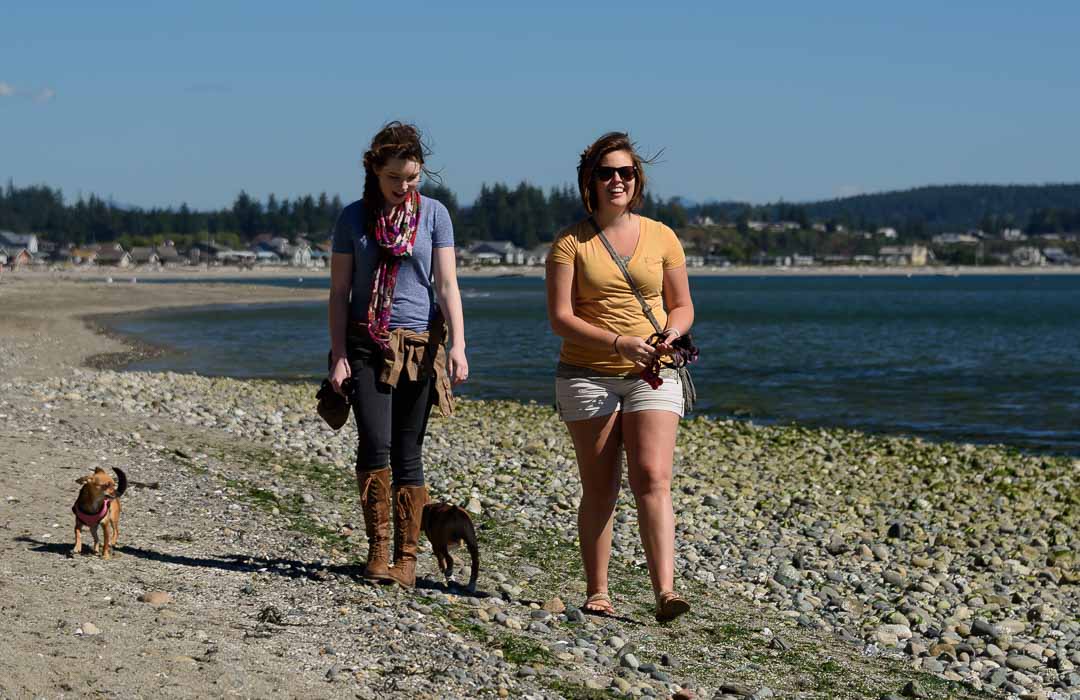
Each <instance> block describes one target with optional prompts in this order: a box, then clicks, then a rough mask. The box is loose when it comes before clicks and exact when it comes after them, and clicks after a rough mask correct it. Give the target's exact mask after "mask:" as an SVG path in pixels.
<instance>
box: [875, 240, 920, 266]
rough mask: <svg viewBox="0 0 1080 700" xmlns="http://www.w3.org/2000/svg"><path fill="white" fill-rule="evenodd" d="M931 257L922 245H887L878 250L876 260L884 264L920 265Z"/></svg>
mask: <svg viewBox="0 0 1080 700" xmlns="http://www.w3.org/2000/svg"><path fill="white" fill-rule="evenodd" d="M932 259H933V254H932V253H931V252H930V251H929V249H927V247H926V246H924V245H918V244H915V245H904V246H899V245H887V246H882V247H881V248H880V249H879V250H878V262H880V263H882V264H884V265H911V266H916V267H921V266H923V265H926V264H927V263H928V262H929V261H930V260H932Z"/></svg>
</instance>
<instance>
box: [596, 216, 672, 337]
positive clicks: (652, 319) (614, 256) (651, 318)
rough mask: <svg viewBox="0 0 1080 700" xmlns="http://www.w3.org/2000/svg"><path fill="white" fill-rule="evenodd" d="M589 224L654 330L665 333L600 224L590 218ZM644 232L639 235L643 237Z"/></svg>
mask: <svg viewBox="0 0 1080 700" xmlns="http://www.w3.org/2000/svg"><path fill="white" fill-rule="evenodd" d="M589 223H590V224H592V227H593V230H594V231H596V235H597V236H599V237H600V242H601V243H603V244H604V247H605V248H607V252H608V253H610V254H611V259H612V260H614V261H615V264H616V265H618V266H619V269H620V270H622V273H623V277H624V278H626V283H627V284H628V285H630V290H631V291H633V292H634V296H635V297H637V300H638V303H639V304H641V311H642V313H644V314H645V316H646V317H647V318H648V319H649V322H650V323H652V325H653V328H654V329H655V330H656V332H657V333H663V332H664V329H663V328H661V327H660V322H659V321H657V320H656V316H655V315H653V312H652V309H651V308H649V302H647V301H645V297H644V296H642V294H641V292H640V291H638V288H637V285H636V284H634V278H633V277H631V276H630V270H628V269H626V263H625V262H623V259H622V256H621V255H619V254H618V253H617V252H616V251H615V246H613V245H611V241H609V240H608V238H607V236H605V235H604V229H602V228H600V224H598V223H596V219H594V218H592V217H591V216H590V217H589ZM643 234H644V231H642V232H640V233H639V234H638V235H639V236H640V235H643Z"/></svg>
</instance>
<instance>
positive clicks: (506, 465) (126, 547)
mask: <svg viewBox="0 0 1080 700" xmlns="http://www.w3.org/2000/svg"><path fill="white" fill-rule="evenodd" d="M275 272H277V271H275ZM165 274H172V273H165ZM213 274H214V275H221V276H230V277H231V276H235V274H236V273H234V272H230V271H226V270H221V271H217V270H215V271H213ZM244 274H247V273H244ZM259 274H262V273H261V272H260V273H259ZM282 274H295V272H292V273H282ZM141 275H142V273H141V272H135V273H128V272H122V273H118V274H114V275H113V282H112V283H105V282H102V281H98V280H95V279H94V278H93V277H92V276H89V275H74V276H71V275H67V276H65V275H54V274H50V273H21V274H17V275H11V274H8V273H5V275H4V277H3V279H2V280H0V454H2V459H0V465H2V466H3V467H4V468H3V470H2V471H0V489H2V496H0V574H2V575H0V592H2V594H3V601H4V602H3V603H2V604H0V609H2V610H3V611H4V617H5V618H6V619H7V620H9V621H10V623H9V626H8V631H7V636H6V647H7V650H8V651H7V653H6V654H5V660H3V661H0V669H2V670H3V673H0V695H2V696H4V697H30V696H33V697H46V696H47V697H54V696H56V697H59V696H79V697H81V696H109V697H118V698H127V697H145V696H147V695H158V696H164V697H206V696H210V697H219V696H241V697H296V696H304V697H350V698H352V697H358V698H383V697H394V698H417V697H429V698H435V697H515V698H516V697H534V698H599V697H612V696H649V697H680V698H688V697H695V698H720V699H722V700H726V699H728V698H746V697H755V698H768V697H774V698H775V697H784V698H867V697H874V698H877V697H889V698H896V697H902V696H909V697H930V698H942V699H943V698H984V697H1022V698H1043V699H1045V700H1059V699H1062V698H1064V699H1067V700H1073V698H1075V697H1080V672H1078V671H1077V668H1078V666H1080V568H1078V563H1080V562H1078V560H1077V557H1076V552H1077V550H1078V549H1080V542H1078V540H1077V537H1078V531H1080V461H1077V460H1073V459H1070V458H1067V457H1054V456H1046V455H1043V456H1038V455H1024V454H1020V453H1017V452H1016V451H1015V450H1011V449H1008V448H1005V447H998V446H973V445H954V444H930V443H925V442H923V441H920V440H912V439H901V438H886V437H878V436H872V435H864V434H860V433H855V432H851V431H844V430H817V429H813V430H811V429H805V428H800V427H798V426H783V427H758V426H754V425H751V424H748V423H740V422H732V421H714V420H707V419H704V418H697V419H693V420H689V421H686V422H685V423H684V426H683V429H682V430H681V432H680V439H679V447H678V452H677V457H676V475H675V482H674V488H673V497H674V500H675V509H676V514H677V518H678V521H679V525H678V535H677V537H678V552H677V560H676V567H677V571H678V580H679V585H680V588H682V589H683V590H684V591H685V592H686V594H687V596H688V597H689V598H690V599H691V601H692V602H693V604H694V614H693V615H692V616H687V617H686V618H683V619H681V620H679V621H677V622H676V623H674V624H672V625H666V626H659V625H657V624H656V623H655V622H654V621H653V620H652V618H651V610H652V598H651V592H650V591H649V586H648V580H647V573H646V572H645V570H644V567H643V562H644V559H643V552H642V550H641V545H640V542H639V540H638V537H637V523H636V515H635V513H634V509H633V503H632V498H631V497H630V495H629V492H628V490H627V489H625V488H624V494H623V496H622V498H621V499H620V502H619V505H618V508H617V514H616V523H615V542H614V555H613V562H612V581H613V586H612V593H613V597H614V599H615V603H616V606H617V607H618V609H619V613H620V614H619V617H617V618H611V619H604V618H594V617H586V616H583V615H581V613H580V611H578V610H577V609H576V606H577V605H578V604H580V600H581V599H582V598H583V587H582V583H581V570H580V563H579V562H578V559H577V551H576V544H575V540H574V537H575V528H574V520H575V515H574V511H575V509H576V505H577V499H578V497H579V496H578V488H577V482H576V477H575V476H574V471H573V470H574V467H573V451H572V448H571V446H570V444H569V440H568V439H567V436H566V431H565V429H564V428H563V426H562V425H561V424H559V422H558V421H557V420H556V418H555V416H554V415H553V413H552V412H551V411H550V409H548V408H547V407H544V406H538V405H535V404H533V405H529V404H516V403H504V402H483V401H462V402H461V403H460V408H459V411H458V412H457V414H456V415H455V416H453V417H452V418H449V419H445V418H434V419H433V420H432V422H431V425H430V426H429V437H428V442H427V448H426V450H427V463H428V464H427V472H428V479H429V485H430V487H431V489H432V492H433V495H434V496H435V498H438V499H445V500H447V501H450V502H455V503H459V504H461V505H462V506H467V507H468V508H469V510H470V511H471V512H473V514H474V519H475V520H476V522H477V524H478V527H479V532H480V540H481V552H482V562H483V564H482V568H481V578H480V591H479V593H478V594H476V595H469V594H467V592H465V591H464V590H463V589H461V588H459V587H456V586H449V585H447V584H446V583H445V582H444V581H443V580H442V578H441V576H440V575H439V574H438V572H437V571H436V569H435V564H434V561H433V557H431V556H430V554H427V553H425V555H424V556H423V557H422V558H421V563H420V570H419V573H420V577H421V584H420V586H419V587H418V589H417V590H416V591H411V592H406V591H400V590H397V589H393V588H385V587H379V586H370V585H366V584H364V583H362V582H361V580H360V579H359V578H358V573H359V566H360V563H361V562H362V561H363V556H364V553H365V551H366V545H365V544H364V537H363V525H362V521H361V518H360V513H359V509H358V508H357V506H356V503H355V481H354V480H353V476H352V466H351V464H352V451H353V449H354V441H355V432H354V429H353V428H352V426H347V427H346V428H345V429H343V430H342V431H341V432H338V433H334V432H332V431H330V429H329V428H327V427H326V426H325V425H324V424H323V423H321V422H320V421H319V419H318V418H317V417H316V416H315V414H314V411H313V406H314V403H313V400H312V397H311V387H308V386H306V385H295V384H293V385H290V384H280V383H276V382H268V381H239V380H234V379H227V378H206V377H200V376H197V375H181V374H175V373H144V372H119V371H115V370H114V369H111V368H112V367H115V366H117V365H118V364H120V363H122V361H123V359H124V358H125V357H126V356H127V354H128V353H133V352H136V353H137V352H139V351H140V350H139V348H138V347H137V346H133V345H132V344H131V343H130V342H129V341H128V340H126V339H123V338H115V337H108V336H105V335H102V334H101V333H100V332H98V331H97V330H96V329H95V326H94V324H93V323H89V324H88V323H87V321H86V319H87V317H92V316H95V315H100V314H113V313H123V312H128V311H138V310H146V309H154V308H166V307H172V306H180V305H199V306H204V305H208V304H237V303H245V302H253V301H258V302H260V303H264V302H268V301H270V302H285V301H290V300H295V301H298V302H300V301H311V300H313V299H320V298H323V297H324V295H325V292H324V291H310V290H309V291H304V290H294V289H287V288H279V287H272V286H258V285H255V284H253V285H250V286H249V285H236V284H228V285H224V284H223V285H213V284H205V283H200V284H198V285H184V284H169V285H142V284H139V283H138V282H136V283H134V284H132V283H131V282H130V281H125V279H124V278H125V276H127V277H130V276H136V279H137V278H138V276H141ZM309 275H310V273H307V272H305V273H304V276H309ZM183 276H186V275H183ZM252 279H253V281H255V280H257V279H259V278H258V277H255V276H254V274H253V277H252ZM103 357H104V358H106V359H105V360H104V361H102V360H101V359H100V358H103ZM94 358H98V359H94ZM94 466H101V467H103V468H105V469H107V470H112V469H114V468H116V467H119V468H122V469H124V470H125V471H126V472H127V474H128V476H129V478H130V479H131V480H132V482H133V483H134V485H133V486H132V487H131V488H130V490H129V492H128V493H127V494H125V496H124V498H123V504H124V515H123V520H122V530H121V540H120V543H119V547H118V549H117V555H116V556H115V557H114V558H113V559H111V560H108V561H105V560H102V559H100V558H99V557H97V556H95V555H93V554H91V553H89V551H88V550H89V547H87V552H86V553H80V554H78V555H76V556H74V557H72V556H69V555H70V554H71V544H72V541H73V533H72V526H71V521H72V516H71V510H70V508H71V503H72V502H73V500H74V497H75V494H76V492H77V489H78V487H77V485H76V484H75V479H76V477H78V476H81V475H83V474H86V473H88V472H89V470H90V469H91V468H92V467H94ZM88 540H89V538H88V537H85V538H84V541H88ZM425 547H426V545H425ZM459 567H460V562H459Z"/></svg>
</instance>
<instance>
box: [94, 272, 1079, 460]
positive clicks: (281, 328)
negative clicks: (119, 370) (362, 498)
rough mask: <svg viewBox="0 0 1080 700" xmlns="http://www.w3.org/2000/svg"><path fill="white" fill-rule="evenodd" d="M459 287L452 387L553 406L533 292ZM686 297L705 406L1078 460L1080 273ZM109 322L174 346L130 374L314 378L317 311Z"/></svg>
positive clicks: (802, 284) (324, 340) (884, 281)
mask: <svg viewBox="0 0 1080 700" xmlns="http://www.w3.org/2000/svg"><path fill="white" fill-rule="evenodd" d="M237 281H243V282H245V283H250V280H248V279H244V280H237ZM267 283H268V284H278V285H289V286H304V287H321V288H326V287H327V285H328V281H327V280H326V279H325V278H324V279H315V280H304V281H303V282H299V281H298V280H292V279H290V280H269V281H267ZM461 287H462V294H463V303H464V306H465V318H466V332H467V339H468V355H469V363H470V368H471V369H470V375H471V376H470V380H469V382H468V383H467V384H466V385H464V386H463V387H461V393H462V394H465V395H467V396H473V397H479V398H499V399H512V400H516V401H528V400H535V401H537V402H540V403H550V402H551V395H552V381H553V380H552V373H553V369H554V364H555V361H556V358H557V356H558V348H559V341H558V339H557V338H556V337H554V336H553V335H552V333H551V331H550V329H549V328H548V324H547V319H546V315H545V311H544V284H543V281H542V280H539V279H532V278H496V279H463V280H461ZM691 290H692V292H693V295H694V302H695V306H696V309H697V321H696V323H695V325H694V335H695V338H696V340H697V343H698V345H699V346H700V347H701V350H702V355H701V360H700V361H699V363H698V364H697V365H695V367H694V373H695V378H696V380H697V385H698V390H699V394H700V397H701V403H700V406H701V412H704V413H708V414H711V415H718V416H739V417H745V418H751V419H753V420H755V421H758V422H774V421H775V422H791V421H794V422H799V423H804V424H810V425H823V426H845V427H852V428H858V429H862V430H867V431H873V432H883V433H903V434H914V435H922V436H925V437H929V438H934V439H949V440H962V441H977V442H985V441H989V442H1003V443H1007V444H1012V445H1016V446H1020V447H1026V448H1035V449H1040V450H1050V451H1054V452H1069V453H1073V454H1080V276H1057V275H1054V276H1037V275H1032V276H964V277H944V276H940V277H934V276H917V277H911V278H907V277H865V278H862V277H800V278H791V277H709V278H705V277H695V278H692V279H691ZM111 325H112V326H113V327H114V328H115V329H116V330H118V331H121V332H124V333H129V334H133V335H135V336H138V337H140V338H143V339H145V340H148V341H150V342H153V343H157V344H162V345H165V346H168V347H169V348H171V350H170V351H169V352H167V353H165V354H164V355H162V356H159V357H156V358H154V359H151V360H147V361H144V362H141V363H139V364H136V365H133V366H131V369H150V370H173V371H178V372H190V371H194V372H198V373H200V374H206V375H228V376H235V377H266V378H289V379H311V380H314V379H316V378H318V377H319V376H321V375H322V374H324V372H325V361H326V360H325V358H326V351H327V349H328V344H329V341H328V336H327V331H326V306H325V304H321V303H319V304H303V305H289V306H273V305H266V306H256V307H251V306H237V307H230V308H225V309H222V308H221V307H217V308H214V309H189V310H181V311H166V312H153V313H144V314H139V315H133V316H125V317H121V318H117V319H115V320H114V321H113V323H112V324H111Z"/></svg>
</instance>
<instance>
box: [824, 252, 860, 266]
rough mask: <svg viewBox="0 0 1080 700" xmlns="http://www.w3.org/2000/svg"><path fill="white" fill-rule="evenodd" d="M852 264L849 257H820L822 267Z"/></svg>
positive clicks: (835, 255)
mask: <svg viewBox="0 0 1080 700" xmlns="http://www.w3.org/2000/svg"><path fill="white" fill-rule="evenodd" d="M851 262H852V260H851V256H850V255H840V254H833V255H823V256H821V263H822V264H823V265H848V264H850V263H851Z"/></svg>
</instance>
